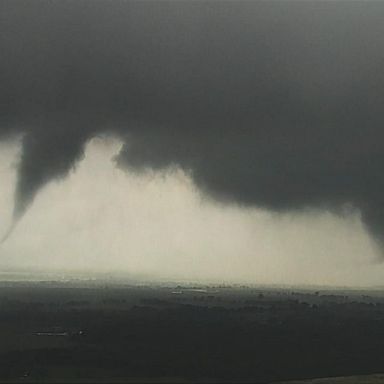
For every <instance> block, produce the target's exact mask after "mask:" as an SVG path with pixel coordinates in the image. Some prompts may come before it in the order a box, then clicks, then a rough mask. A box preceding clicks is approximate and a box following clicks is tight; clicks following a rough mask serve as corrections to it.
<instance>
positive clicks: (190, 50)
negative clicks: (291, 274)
mask: <svg viewBox="0 0 384 384" xmlns="http://www.w3.org/2000/svg"><path fill="white" fill-rule="evenodd" d="M0 4H1V13H0V48H1V59H0V60H1V61H0V69H1V72H0V81H1V91H0V92H1V93H0V112H1V114H0V124H1V126H0V130H1V132H0V135H2V136H7V135H9V134H13V133H23V134H24V139H23V153H22V157H21V162H20V166H19V179H18V186H17V191H16V206H15V218H18V217H20V216H21V215H22V214H23V213H24V212H25V210H26V208H27V207H28V205H29V204H30V203H31V202H32V200H33V198H34V196H35V195H36V193H37V192H38V190H39V189H40V188H41V187H42V186H43V185H44V184H45V183H46V182H48V181H49V180H51V179H53V178H57V177H63V176H65V175H66V174H67V173H68V171H69V170H70V169H71V167H72V166H73V165H74V163H75V162H76V161H77V160H79V159H80V158H81V156H82V151H83V148H84V145H85V143H86V142H87V140H89V139H90V138H91V137H93V136H95V135H97V134H99V133H104V132H111V133H114V134H116V135H118V136H119V137H121V138H122V139H123V140H124V141H125V145H124V147H123V149H122V151H121V153H120V154H119V156H118V158H117V161H118V164H119V166H122V167H131V168H134V169H136V170H141V169H145V168H147V167H151V168H155V169H161V168H165V167H168V166H171V165H179V166H181V167H183V168H184V169H186V170H187V171H188V172H190V174H191V175H192V177H193V179H194V180H195V182H196V184H197V185H198V186H199V187H201V188H202V190H204V191H205V192H207V193H209V194H210V195H212V196H215V197H217V198H220V199H225V200H229V201H235V202H238V203H241V204H251V205H259V206H264V207H267V208H270V209H273V210H291V209H299V208H302V207H307V206H319V207H327V208H329V207H332V208H335V207H336V208H337V207H338V206H340V205H342V204H344V203H351V204H354V205H356V206H357V207H359V208H360V209H361V210H362V215H363V220H364V221H365V223H366V224H367V226H368V227H369V228H370V230H371V233H372V234H374V235H375V237H376V238H377V239H379V240H380V239H381V238H384V197H383V191H384V185H383V184H384V174H383V170H382V166H383V164H384V141H383V139H384V133H383V123H384V116H383V101H384V71H383V64H384V46H383V38H382V36H384V23H383V22H382V20H383V18H384V4H382V3H379V2H377V3H374V2H361V3H360V2H348V3H345V2H324V3H322V2H297V3H295V2H212V1H209V2H192V1H191V2H128V1H127V2H120V1H113V2H110V1H104V2H102V1H96V2H95V1H88V2H83V1H78V0H77V1H34V2H22V1H1V3H0ZM127 194H129V191H127Z"/></svg>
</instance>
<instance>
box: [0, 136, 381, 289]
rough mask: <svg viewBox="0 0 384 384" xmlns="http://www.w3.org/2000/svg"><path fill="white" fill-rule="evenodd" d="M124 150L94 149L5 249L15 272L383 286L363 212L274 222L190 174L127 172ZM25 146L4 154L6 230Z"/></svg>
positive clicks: (41, 200) (6, 263)
mask: <svg viewBox="0 0 384 384" xmlns="http://www.w3.org/2000/svg"><path fill="white" fill-rule="evenodd" d="M121 145H122V143H121V142H120V141H119V140H117V139H114V138H96V139H93V140H91V142H90V143H89V144H88V145H87V147H86V151H85V158H84V160H83V161H81V162H80V163H79V164H78V166H77V167H76V169H75V170H73V171H72V172H71V173H70V175H69V176H68V177H67V178H65V179H63V180H60V181H57V182H51V183H50V184H48V185H47V186H45V188H44V189H43V190H42V191H41V193H40V194H39V195H38V197H37V198H36V200H35V202H34V204H33V206H32V207H31V208H30V209H29V211H28V212H27V214H26V215H25V216H24V218H23V219H22V221H21V222H20V223H19V225H18V226H17V227H16V229H15V230H14V233H13V234H12V236H11V237H10V238H9V239H8V240H7V241H6V242H5V243H4V244H3V245H2V247H1V249H0V255H1V260H0V266H1V267H2V268H3V269H6V270H20V269H21V270H29V269H31V270H40V271H41V270H46V269H47V270H50V269H51V270H56V271H58V270H59V271H60V270H64V271H65V270H71V269H75V270H76V269H78V270H80V271H82V272H84V271H91V273H92V272H100V271H101V272H127V273H131V274H133V275H135V274H139V275H144V276H146V277H155V278H163V279H167V278H168V279H174V280H177V279H192V280H205V281H215V282H217V281H219V282H222V281H225V282H246V283H271V284H273V283H275V284H298V283H300V284H301V283H304V284H331V285H345V284H346V285H377V284H378V285H380V284H381V283H382V279H383V277H384V266H383V265H382V264H381V262H380V263H379V262H378V261H377V254H375V245H374V243H373V242H372V240H371V238H370V237H369V235H368V234H367V232H366V231H365V229H364V227H363V226H362V224H361V221H360V217H359V214H358V212H354V213H353V212H347V213H346V214H345V216H344V217H340V216H336V215H334V214H332V213H329V212H324V211H318V210H317V211H312V212H310V211H308V212H302V213H296V214H285V215H281V214H278V215H276V214H275V215H274V214H271V213H269V212H267V211H265V210H261V209H257V208H244V207H243V208H241V207H239V206H237V205H233V204H232V205H228V204H226V205H223V204H221V203H217V202H215V201H214V200H207V199H206V198H205V197H204V196H203V195H201V193H200V192H199V191H198V190H197V189H196V187H194V185H193V182H192V181H191V179H190V177H188V176H187V175H186V174H185V173H183V172H182V171H181V170H177V169H174V170H172V171H168V172H166V173H154V172H147V173H146V174H135V173H131V172H128V173H127V172H125V171H122V170H120V169H117V168H116V167H115V164H114V159H113V158H114V156H115V155H116V154H117V153H118V151H119V149H120V147H121ZM19 155H20V144H18V143H17V141H13V142H7V143H3V144H2V145H0V160H1V161H0V178H1V183H0V185H1V187H0V188H1V193H0V196H1V200H0V212H1V214H2V221H1V223H0V230H1V231H2V232H4V231H6V229H7V225H9V221H10V220H11V213H12V201H13V188H14V185H15V181H16V164H17V161H18V156H19Z"/></svg>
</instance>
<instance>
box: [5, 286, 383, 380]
mask: <svg viewBox="0 0 384 384" xmlns="http://www.w3.org/2000/svg"><path fill="white" fill-rule="evenodd" d="M0 340H1V342H0V381H2V382H21V381H22V382H40V383H44V382H68V383H73V382H84V383H85V382H186V383H191V382H230V383H233V382H236V383H241V382H244V383H245V382H250V383H270V382H278V381H288V380H303V379H311V378H316V377H336V376H354V375H368V374H372V373H376V372H382V370H383V367H384V355H383V354H382V353H381V352H382V349H383V348H382V346H383V340H384V297H383V295H382V293H381V292H379V291H375V292H359V291H348V292H345V291H329V290H328V291H326V290H324V291H321V292H318V291H311V290H288V289H277V288H274V289H272V288H269V289H267V288H249V287H227V286H206V287H202V286H156V287H155V286H128V285H123V284H120V285H111V284H109V285H108V284H107V285H106V284H103V283H97V282H94V283H92V284H86V283H80V282H76V283H73V282H72V283H54V282H52V283H49V284H47V283H27V282H25V283H22V284H21V283H17V284H16V283H0ZM381 379H382V377H379V376H370V380H376V382H377V380H381ZM329 380H331V381H328V382H335V383H337V382H338V381H336V380H339V379H329ZM343 380H344V381H341V382H342V383H344V382H345V383H348V381H345V380H350V379H347V378H344V379H343ZM351 380H352V379H351ZM357 380H359V379H357ZM364 380H365V378H364ZM367 380H368V379H367ZM307 382H308V381H307ZM309 382H310V381H309ZM312 382H313V383H316V381H312ZM317 382H318V383H321V382H322V381H317ZM325 382H326V381H325ZM352 382H353V381H352ZM360 382H362V381H360ZM363 382H365V381H363ZM379 382H380V381H379Z"/></svg>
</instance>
